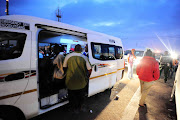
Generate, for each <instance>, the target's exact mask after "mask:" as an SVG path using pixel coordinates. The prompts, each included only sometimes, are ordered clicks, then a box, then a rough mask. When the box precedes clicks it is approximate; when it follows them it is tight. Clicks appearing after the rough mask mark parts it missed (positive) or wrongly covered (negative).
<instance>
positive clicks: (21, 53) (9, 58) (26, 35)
mask: <svg viewBox="0 0 180 120" xmlns="http://www.w3.org/2000/svg"><path fill="white" fill-rule="evenodd" d="M0 32H8V33H16V34H24V36H23V37H24V39H23V43H24V44H23V45H22V47H21V48H19V49H22V51H21V52H20V53H19V55H17V56H13V54H11V55H10V56H11V57H8V58H1V59H0V61H4V60H13V59H17V58H20V57H21V56H22V55H23V51H24V48H25V44H26V41H27V38H28V34H27V33H26V32H21V31H12V30H1V29H0ZM12 40H15V41H17V42H18V40H17V39H13V38H12V39H10V38H8V39H7V40H6V41H12ZM16 44H17V43H16ZM9 45H10V44H9ZM16 46H17V45H16ZM14 47H15V46H14ZM15 51H16V50H15ZM13 52H14V51H13ZM12 56H13V57H12Z"/></svg>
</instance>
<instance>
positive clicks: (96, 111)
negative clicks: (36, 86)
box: [32, 71, 176, 120]
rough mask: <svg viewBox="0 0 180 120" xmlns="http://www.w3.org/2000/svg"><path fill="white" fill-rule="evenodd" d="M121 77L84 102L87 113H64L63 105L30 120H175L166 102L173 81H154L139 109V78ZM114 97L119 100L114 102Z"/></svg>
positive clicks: (135, 76)
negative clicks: (143, 103) (110, 86)
mask: <svg viewBox="0 0 180 120" xmlns="http://www.w3.org/2000/svg"><path fill="white" fill-rule="evenodd" d="M126 76H127V75H126V72H125V76H124V78H123V79H122V80H120V81H119V82H117V84H116V85H115V86H114V87H113V89H111V90H106V91H104V92H102V93H99V94H97V95H94V96H92V97H90V98H88V99H87V101H86V105H87V108H88V111H87V112H82V113H79V114H75V113H72V112H71V111H69V110H68V108H67V106H68V104H67V105H65V106H62V107H60V108H57V109H55V110H53V111H50V112H48V113H45V114H43V115H40V116H38V117H35V118H33V119H32V120H176V114H175V104H174V103H173V102H169V99H170V94H171V90H172V86H173V79H169V80H168V81H167V83H164V81H163V77H161V79H159V80H158V81H156V82H155V84H154V86H153V87H152V88H151V91H150V93H149V95H148V97H147V100H146V104H147V109H146V108H139V106H138V101H139V97H140V87H139V79H138V77H137V75H136V73H135V71H134V79H132V80H128V79H127V77H126ZM116 95H118V96H119V99H118V100H115V99H114V98H115V96H116Z"/></svg>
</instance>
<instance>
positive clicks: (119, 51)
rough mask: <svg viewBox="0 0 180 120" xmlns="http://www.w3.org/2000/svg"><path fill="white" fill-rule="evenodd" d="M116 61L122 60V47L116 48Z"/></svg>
mask: <svg viewBox="0 0 180 120" xmlns="http://www.w3.org/2000/svg"><path fill="white" fill-rule="evenodd" d="M115 48H116V56H115V57H116V59H122V58H123V49H122V47H119V46H116V47H115Z"/></svg>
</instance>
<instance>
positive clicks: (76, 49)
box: [74, 44, 82, 52]
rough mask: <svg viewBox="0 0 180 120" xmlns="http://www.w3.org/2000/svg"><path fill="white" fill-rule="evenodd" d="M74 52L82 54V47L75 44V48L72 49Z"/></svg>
mask: <svg viewBox="0 0 180 120" xmlns="http://www.w3.org/2000/svg"><path fill="white" fill-rule="evenodd" d="M74 51H76V52H82V47H81V45H80V44H77V45H76V46H75V48H74Z"/></svg>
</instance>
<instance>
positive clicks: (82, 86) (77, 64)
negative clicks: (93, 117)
mask: <svg viewBox="0 0 180 120" xmlns="http://www.w3.org/2000/svg"><path fill="white" fill-rule="evenodd" d="M81 52H82V48H81V45H79V44H77V45H76V46H75V49H74V52H73V53H70V54H68V55H67V56H66V57H65V60H64V63H63V68H64V71H66V80H65V84H66V86H67V89H68V96H69V103H70V105H71V107H72V109H73V111H74V112H75V113H78V112H79V111H81V110H83V103H84V101H85V98H86V92H87V91H86V90H87V89H86V88H87V86H88V80H89V77H90V75H91V72H92V68H91V64H90V62H89V59H88V58H87V57H86V56H84V55H83V54H81Z"/></svg>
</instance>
